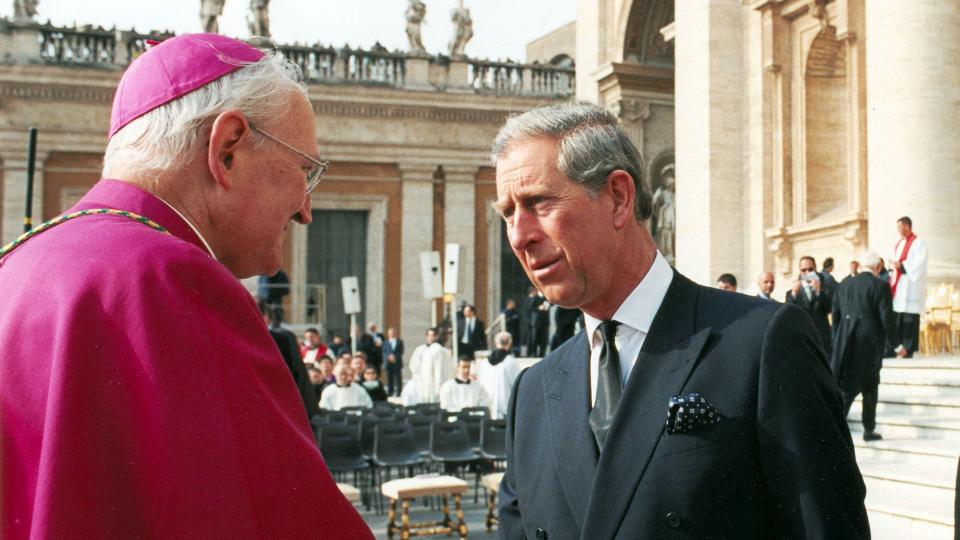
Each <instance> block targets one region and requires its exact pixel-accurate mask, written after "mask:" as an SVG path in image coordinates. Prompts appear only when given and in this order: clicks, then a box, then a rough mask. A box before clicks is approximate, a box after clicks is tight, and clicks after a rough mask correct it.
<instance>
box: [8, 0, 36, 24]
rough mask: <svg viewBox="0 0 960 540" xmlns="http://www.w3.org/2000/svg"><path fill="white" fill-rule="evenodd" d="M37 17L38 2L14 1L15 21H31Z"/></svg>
mask: <svg viewBox="0 0 960 540" xmlns="http://www.w3.org/2000/svg"><path fill="white" fill-rule="evenodd" d="M36 16H37V0H13V20H15V21H30V20H33V18H34V17H36Z"/></svg>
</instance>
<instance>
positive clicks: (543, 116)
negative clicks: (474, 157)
mask: <svg viewBox="0 0 960 540" xmlns="http://www.w3.org/2000/svg"><path fill="white" fill-rule="evenodd" d="M538 137H548V138H553V139H557V164H556V165H557V170H559V171H560V172H561V173H563V174H564V175H565V176H567V177H568V178H570V179H571V180H573V181H574V182H577V183H578V184H580V185H582V186H583V187H584V188H585V189H586V190H587V191H588V192H589V193H591V194H593V195H596V194H597V193H599V192H600V190H601V189H602V188H603V186H604V185H606V183H607V176H609V175H610V173H611V172H613V171H615V170H623V171H626V172H627V174H629V175H630V176H631V177H632V178H633V185H634V187H635V188H636V201H635V204H634V215H635V216H636V218H637V220H638V221H643V220H646V219H648V218H649V217H650V214H651V212H652V211H653V202H652V199H653V197H652V195H651V194H650V191H648V190H647V189H646V188H645V186H644V176H643V158H642V157H640V152H638V151H637V147H636V146H634V144H633V142H631V141H630V137H628V136H627V134H626V132H624V131H623V128H622V127H621V126H620V122H619V121H617V118H616V117H615V116H614V115H613V114H611V113H610V112H609V111H607V110H606V109H604V108H603V107H600V106H599V105H595V104H593V103H586V102H581V103H564V104H560V105H548V106H545V107H539V108H536V109H533V110H530V111H527V112H525V113H523V114H521V115H518V116H514V117H511V118H510V119H508V120H507V123H506V124H504V126H503V127H502V128H501V129H500V132H499V133H497V138H496V139H495V140H494V143H493V150H492V154H491V160H492V161H493V165H494V167H496V165H497V161H499V160H500V159H501V158H502V157H503V156H504V155H505V154H506V153H507V152H508V151H509V150H510V148H511V146H512V145H513V144H514V143H516V142H517V141H520V140H523V139H532V138H538Z"/></svg>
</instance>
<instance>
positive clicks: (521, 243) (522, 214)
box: [507, 208, 541, 251]
mask: <svg viewBox="0 0 960 540" xmlns="http://www.w3.org/2000/svg"><path fill="white" fill-rule="evenodd" d="M540 233H541V229H540V222H539V220H538V219H537V217H536V215H535V214H534V213H533V212H531V211H529V210H526V209H523V208H517V209H516V210H515V211H514V213H513V226H512V227H510V229H509V231H508V234H507V239H508V240H509V241H510V247H512V248H513V249H514V250H516V251H523V250H525V249H526V248H527V247H528V246H529V245H530V244H531V243H534V242H537V241H538V240H539V239H540Z"/></svg>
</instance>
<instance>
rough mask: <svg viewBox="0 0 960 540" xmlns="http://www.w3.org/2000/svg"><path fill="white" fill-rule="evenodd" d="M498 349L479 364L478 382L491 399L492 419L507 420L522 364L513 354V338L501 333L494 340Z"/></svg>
mask: <svg viewBox="0 0 960 540" xmlns="http://www.w3.org/2000/svg"><path fill="white" fill-rule="evenodd" d="M494 342H495V344H496V348H495V349H494V350H493V352H492V353H490V356H489V357H488V358H487V360H486V361H484V362H481V363H478V364H477V368H478V369H477V381H478V382H479V383H480V384H481V385H482V386H483V388H484V390H486V392H487V397H489V398H490V417H491V418H493V419H495V420H499V419H501V418H506V416H507V409H508V407H509V405H510V392H511V391H512V390H513V383H514V382H515V381H516V380H517V377H518V376H519V375H520V364H519V362H517V359H516V358H515V357H514V356H513V354H511V349H512V347H513V337H512V336H511V335H510V334H509V333H507V332H500V333H498V334H497V335H496V337H495V338H494Z"/></svg>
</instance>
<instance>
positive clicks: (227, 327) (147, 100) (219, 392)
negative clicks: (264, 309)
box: [0, 34, 372, 540]
mask: <svg viewBox="0 0 960 540" xmlns="http://www.w3.org/2000/svg"><path fill="white" fill-rule="evenodd" d="M315 129H316V128H315V124H314V117H313V113H312V109H311V107H310V103H309V101H308V99H307V97H306V88H305V87H304V85H303V84H302V83H301V82H300V80H299V73H298V70H297V69H296V67H294V66H293V65H292V64H290V63H289V62H287V61H285V60H283V59H282V58H280V57H278V56H276V55H273V54H272V53H264V52H262V51H260V50H258V49H255V48H253V47H250V46H248V45H246V44H244V43H242V42H238V41H235V40H232V39H229V38H225V37H222V36H216V35H211V34H196V35H184V36H179V37H177V38H174V39H171V40H168V41H165V42H163V43H161V44H159V45H157V46H155V47H154V48H152V49H151V50H149V51H147V52H146V53H145V54H143V55H142V56H141V57H140V58H139V59H138V60H136V61H135V62H134V63H133V64H131V66H130V67H129V69H128V70H127V72H126V73H125V74H124V76H123V79H122V80H121V81H120V85H119V87H118V89H117V93H116V97H115V99H114V105H113V113H112V116H111V125H110V132H109V143H108V147H107V151H106V155H105V157H104V169H103V180H101V181H100V182H99V183H98V184H97V185H96V186H94V187H93V189H91V191H90V192H89V193H88V194H87V195H86V196H85V197H84V198H83V200H81V201H80V202H79V203H78V204H77V206H75V207H74V208H72V209H71V210H70V211H69V212H68V214H67V218H65V219H64V220H62V221H61V222H60V223H58V224H57V225H56V226H53V227H50V228H46V229H45V230H43V232H41V233H39V234H36V235H35V236H32V237H29V238H26V239H23V240H22V241H21V242H20V243H18V244H17V245H15V246H13V247H12V248H4V251H2V252H0V298H3V302H2V304H0V351H2V361H0V503H2V508H0V537H2V538H5V539H9V540H14V539H20V538H237V539H240V538H285V539H289V538H350V539H353V538H372V535H371V533H370V531H369V529H368V528H367V526H366V525H365V524H364V523H363V521H362V519H361V518H360V516H359V514H358V513H357V512H356V511H355V510H354V508H353V506H352V505H350V504H349V503H348V502H347V501H346V499H345V498H344V497H343V496H342V495H341V494H340V491H339V490H338V488H337V486H336V484H335V483H334V481H333V479H332V477H331V475H330V473H329V472H328V470H327V468H326V466H325V464H324V462H323V459H322V457H321V455H320V452H319V451H318V449H317V446H316V443H315V441H314V438H313V434H312V431H311V428H310V426H309V424H308V421H307V418H306V416H305V415H304V413H303V404H302V403H301V401H300V398H299V396H298V394H297V390H296V388H295V386H294V381H293V378H292V377H291V375H290V372H289V370H288V369H287V367H286V366H285V365H284V362H283V360H282V359H281V357H280V353H279V351H278V350H277V346H276V345H275V344H274V342H273V340H272V339H271V338H270V334H269V333H268V331H267V328H266V327H265V325H264V324H263V321H262V319H261V317H260V314H259V312H258V310H257V306H256V304H255V302H254V300H253V298H252V297H251V295H250V294H249V293H248V292H247V291H246V289H245V288H244V287H243V286H242V285H241V284H240V282H239V281H238V279H237V278H242V277H247V276H253V275H258V274H259V275H272V274H274V273H275V272H276V271H277V269H278V268H279V267H280V262H281V255H282V244H283V236H284V233H285V231H286V230H287V227H288V226H289V225H290V221H291V220H293V221H297V222H299V223H304V224H305V223H309V222H310V219H311V214H310V201H309V193H310V191H311V190H312V189H313V188H314V187H316V184H317V182H318V181H319V179H320V176H321V175H322V174H323V171H324V169H325V168H326V162H322V161H320V160H319V159H318V158H317V157H316V156H317V143H316V135H315ZM305 178H306V184H304V179H305Z"/></svg>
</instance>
